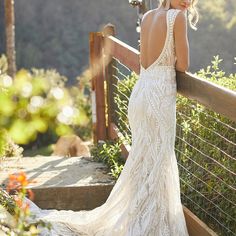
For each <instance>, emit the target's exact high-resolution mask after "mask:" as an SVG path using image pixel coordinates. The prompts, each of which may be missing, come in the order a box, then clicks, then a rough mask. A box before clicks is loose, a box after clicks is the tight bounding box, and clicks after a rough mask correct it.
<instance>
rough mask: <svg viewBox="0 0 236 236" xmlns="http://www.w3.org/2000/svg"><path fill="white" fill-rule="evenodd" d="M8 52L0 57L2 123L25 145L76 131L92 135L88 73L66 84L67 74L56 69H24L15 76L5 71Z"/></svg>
mask: <svg viewBox="0 0 236 236" xmlns="http://www.w3.org/2000/svg"><path fill="white" fill-rule="evenodd" d="M6 69H7V63H6V58H5V56H2V57H1V58H0V72H1V73H0V88H1V91H0V127H4V128H5V129H6V130H7V131H8V133H9V135H10V137H11V138H12V139H13V141H14V142H15V143H17V144H20V145H25V147H26V148H32V146H33V145H36V146H37V148H39V147H41V146H45V145H48V144H50V143H52V142H55V141H56V140H57V138H58V137H59V136H62V135H65V134H71V133H75V132H76V133H77V134H79V136H80V137H82V138H83V139H89V138H90V137H91V123H92V122H91V109H90V99H89V94H87V95H86V94H84V90H85V89H89V88H88V82H87V81H88V75H87V77H86V76H85V75H83V76H84V77H85V78H86V80H85V79H84V80H83V81H86V82H87V84H86V83H85V82H83V83H81V82H80V81H79V83H80V84H79V86H76V87H75V86H73V87H68V88H67V87H66V86H65V83H66V81H67V78H65V77H64V76H62V75H60V74H59V73H57V72H56V71H55V70H53V69H50V70H44V69H35V68H33V69H31V70H26V69H21V70H19V71H18V72H17V74H16V76H15V78H14V79H12V78H11V77H9V76H8V75H7V74H6Z"/></svg>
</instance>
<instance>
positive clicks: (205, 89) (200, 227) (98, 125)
mask: <svg viewBox="0 0 236 236" xmlns="http://www.w3.org/2000/svg"><path fill="white" fill-rule="evenodd" d="M114 59H117V60H119V62H121V63H122V64H123V65H125V66H126V67H128V68H129V69H130V70H132V71H134V72H136V73H137V74H139V71H140V64H139V51H138V50H136V49H134V48H132V47H130V46H129V45H127V44H125V43H124V42H122V41H120V40H119V39H117V38H116V37H115V29H114V26H112V25H107V26H105V27H104V30H103V32H92V33H90V65H91V72H92V93H93V99H92V100H93V137H94V142H95V143H97V142H99V140H110V139H115V138H117V137H119V136H120V135H122V134H121V133H120V132H119V130H118V128H117V126H116V125H115V120H116V114H115V110H116V104H114V99H112V98H113V96H114V93H115V86H114V85H115V84H116V83H117V81H116V80H115V79H114V77H113V76H112V75H113V74H114V73H115V72H114V65H115V63H116V62H115V60H114ZM176 79H177V92H178V93H179V94H181V95H183V96H185V97H187V98H189V99H194V100H196V101H197V102H199V103H200V104H202V105H204V106H206V107H207V108H209V109H211V110H213V111H215V112H217V113H219V114H222V115H224V116H226V117H228V118H229V119H231V120H232V121H236V109H235V104H236V92H233V91H231V90H229V89H226V88H224V87H222V86H219V85H216V84H214V83H212V82H209V81H207V80H204V79H201V78H199V77H197V76H194V75H192V74H191V73H180V72H177V78H176ZM122 153H123V155H124V156H125V157H128V154H129V147H127V145H125V144H124V145H123V146H122ZM184 213H185V217H186V222H187V225H188V230H189V233H190V235H191V236H195V235H196V236H205V235H216V234H215V233H214V232H213V231H212V230H211V229H210V228H208V227H207V226H206V225H205V224H204V223H203V222H202V221H201V220H200V219H199V218H197V217H196V216H195V215H194V214H193V213H192V212H191V211H189V210H188V209H187V208H186V207H184Z"/></svg>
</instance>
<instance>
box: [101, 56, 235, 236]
mask: <svg viewBox="0 0 236 236" xmlns="http://www.w3.org/2000/svg"><path fill="white" fill-rule="evenodd" d="M221 62H222V59H220V58H219V56H215V57H214V58H213V60H212V64H211V65H210V66H208V67H207V68H206V69H202V70H200V71H199V72H198V73H197V75H198V76H200V77H202V78H204V79H206V80H209V81H211V82H214V83H217V84H219V85H221V86H224V87H227V88H228V89H231V90H236V74H230V75H226V73H225V72H224V71H222V70H221V68H220V63H221ZM136 81H137V76H136V75H135V74H132V75H131V76H127V77H126V78H125V79H122V80H119V81H118V84H117V88H118V92H117V94H116V95H115V101H116V104H117V107H118V109H117V111H116V112H117V120H116V124H117V126H118V128H119V131H120V132H122V133H123V135H124V137H125V139H126V141H127V142H128V143H130V144H131V137H130V135H131V134H130V132H129V130H128V128H129V127H128V126H127V124H128V120H127V104H128V103H127V102H128V99H129V96H130V93H131V91H132V88H133V86H134V84H135V82H136ZM176 105H177V130H176V134H177V138H176V144H175V148H176V157H177V159H178V164H179V170H180V178H181V192H182V201H183V203H184V204H185V205H186V206H187V207H188V208H189V209H190V210H191V211H193V212H194V213H195V214H196V215H197V216H199V217H200V218H201V219H202V220H203V221H204V222H206V224H208V225H209V226H210V227H212V228H213V229H214V231H216V232H217V233H218V234H219V235H226V234H227V235H231V234H230V230H231V232H232V231H233V229H234V221H233V220H232V218H233V216H234V212H235V209H234V207H233V206H232V205H231V203H232V202H235V199H234V195H235V193H234V191H233V190H232V188H230V187H229V186H234V185H235V178H234V175H233V174H232V173H233V172H234V171H235V168H236V166H235V161H233V159H234V157H235V154H236V153H235V145H236V141H235V140H236V133H235V132H233V131H232V130H231V129H230V128H229V127H232V129H236V124H235V122H233V121H231V120H229V119H228V118H226V117H223V116H221V115H220V114H218V113H215V112H214V111H211V110H209V109H207V108H206V107H205V106H203V105H201V104H198V103H196V102H195V101H193V100H190V99H187V98H185V97H183V96H181V95H179V94H178V95H177V104H176ZM118 141H119V142H122V141H123V140H118ZM111 145H112V144H111ZM107 148H108V146H106V145H104V146H100V147H99V152H100V153H102V154H104V153H105V154H106V155H105V156H104V158H106V159H107V158H109V155H111V154H110V153H109V152H107V150H106V149H107ZM117 148H118V147H117ZM109 149H111V150H112V146H109ZM209 157H210V158H209ZM114 160H115V159H114ZM118 164H119V163H118ZM222 166H223V167H222ZM209 173H210V174H209ZM220 180H222V181H223V182H220ZM185 196H187V197H185ZM189 199H191V201H190V200H189ZM206 199H208V200H206ZM197 205H199V206H201V207H202V209H203V210H204V211H203V210H202V209H201V208H199V207H197ZM206 212H207V213H209V214H211V215H213V216H214V217H215V218H216V219H217V220H218V222H223V226H222V225H220V224H219V223H218V222H217V221H215V220H214V219H213V218H211V217H209V215H208V214H206Z"/></svg>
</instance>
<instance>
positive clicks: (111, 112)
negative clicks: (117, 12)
mask: <svg viewBox="0 0 236 236" xmlns="http://www.w3.org/2000/svg"><path fill="white" fill-rule="evenodd" d="M103 35H104V53H105V80H106V87H107V93H106V99H107V113H108V114H107V116H108V117H107V134H108V138H109V139H111V136H112V134H111V133H112V123H116V115H117V114H115V111H116V110H117V109H116V108H117V105H116V103H115V100H114V96H115V94H116V92H117V88H116V85H117V81H118V80H117V78H116V77H115V75H116V69H115V68H116V65H117V63H116V61H115V59H113V58H112V56H111V47H112V45H111V44H109V42H108V40H106V37H108V36H110V35H111V36H115V26H114V25H112V24H107V25H106V26H105V27H104V28H103Z"/></svg>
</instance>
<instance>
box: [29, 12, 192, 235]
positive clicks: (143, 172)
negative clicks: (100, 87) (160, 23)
mask: <svg viewBox="0 0 236 236" xmlns="http://www.w3.org/2000/svg"><path fill="white" fill-rule="evenodd" d="M178 12H179V11H178V10H169V11H168V12H167V26H168V30H167V39H166V43H165V46H164V48H163V52H162V53H161V55H160V57H159V58H158V59H157V61H156V62H155V63H154V64H153V65H151V66H150V67H148V68H147V69H146V70H145V69H144V68H141V73H140V76H139V79H138V81H137V83H136V84H135V86H134V88H133V90H132V93H131V96H130V98H129V104H128V120H129V125H130V129H131V133H132V146H131V150H130V153H129V156H128V159H127V160H126V163H125V165H124V169H123V171H122V173H121V175H120V177H119V178H118V180H117V182H116V184H115V186H114V187H113V189H112V191H111V193H110V195H109V197H108V199H107V200H106V202H105V203H104V204H103V205H101V206H100V207H97V208H95V209H93V210H91V211H79V212H73V211H56V210H40V209H38V208H36V206H35V205H34V204H32V205H31V209H32V211H33V212H35V214H36V215H37V217H38V218H41V219H42V220H46V221H50V222H52V226H53V230H52V232H51V234H47V232H42V235H53V236H54V235H67V236H72V235H86V236H111V235H112V236H188V232H187V227H186V222H185V218H184V214H183V209H182V205H181V200H180V186H179V173H178V167H177V160H176V157H175V152H174V144H175V127H176V80H175V70H174V59H175V55H174V47H173V44H174V41H173V26H174V21H175V17H176V15H177V14H178Z"/></svg>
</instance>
